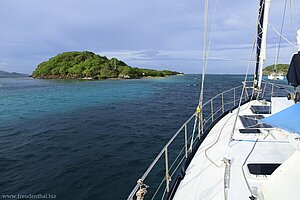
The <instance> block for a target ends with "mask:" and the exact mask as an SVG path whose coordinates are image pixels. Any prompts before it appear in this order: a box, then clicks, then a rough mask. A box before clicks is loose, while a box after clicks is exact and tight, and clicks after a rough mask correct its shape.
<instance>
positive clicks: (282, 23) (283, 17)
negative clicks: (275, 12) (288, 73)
mask: <svg viewBox="0 0 300 200" xmlns="http://www.w3.org/2000/svg"><path fill="white" fill-rule="evenodd" d="M286 5H287V0H285V3H284V11H283V16H282V22H281V30H280V35H282V32H283V25H284V19H285V13H286ZM280 47H281V36H280V37H279V47H278V51H277V59H276V64H278V60H279V55H280V54H279V53H280Z"/></svg>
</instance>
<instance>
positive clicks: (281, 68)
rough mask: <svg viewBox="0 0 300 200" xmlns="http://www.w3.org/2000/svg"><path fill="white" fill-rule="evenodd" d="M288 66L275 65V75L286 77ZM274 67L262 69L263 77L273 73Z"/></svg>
mask: <svg viewBox="0 0 300 200" xmlns="http://www.w3.org/2000/svg"><path fill="white" fill-rule="evenodd" d="M288 68H289V65H288V64H278V65H276V73H278V74H282V75H286V74H287V71H288ZM274 69H275V65H270V66H268V67H266V68H264V69H263V75H269V74H271V73H273V72H274Z"/></svg>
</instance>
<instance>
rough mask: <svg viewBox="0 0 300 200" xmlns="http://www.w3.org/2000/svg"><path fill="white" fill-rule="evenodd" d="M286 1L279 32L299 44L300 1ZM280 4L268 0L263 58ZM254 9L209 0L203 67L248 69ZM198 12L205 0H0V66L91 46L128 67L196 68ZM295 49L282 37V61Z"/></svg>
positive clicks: (272, 47)
mask: <svg viewBox="0 0 300 200" xmlns="http://www.w3.org/2000/svg"><path fill="white" fill-rule="evenodd" d="M287 2H288V4H287V10H286V15H285V23H284V29H283V35H284V36H285V37H286V38H287V39H288V40H289V41H290V42H292V43H294V44H296V30H297V29H298V28H300V24H299V21H300V16H299V12H300V11H299V10H300V9H299V8H300V3H298V2H296V0H288V1H287ZM290 2H291V5H290ZM284 5H285V0H271V10H270V21H269V27H268V28H269V32H268V51H267V61H266V66H267V65H269V64H273V63H274V62H275V57H276V44H277V46H278V44H279V38H280V37H279V35H278V34H277V33H276V32H275V31H274V29H275V30H277V31H279V32H280V29H281V23H282V18H283V11H284V9H283V8H284ZM215 10H216V15H214V11H215ZM257 10H258V1H257V2H256V1H236V0H209V23H208V26H209V27H208V30H209V31H208V35H209V38H211V39H209V41H210V42H209V44H210V45H209V51H208V59H209V60H208V65H207V73H216V74H220V73H225V74H231V73H235V74H244V73H245V72H246V68H247V65H248V61H249V60H250V55H251V48H252V44H253V40H254V37H255V34H256V21H257V12H258V11H257ZM203 13H204V0H143V1H141V0H126V1H125V0H105V1H104V0H63V1H62V0H0V19H1V22H0V70H4V71H9V72H13V71H15V72H21V73H28V74H31V73H32V71H33V70H34V69H35V68H36V67H37V65H38V64H39V63H41V62H43V61H46V60H48V59H49V58H51V57H53V56H55V55H57V54H58V53H61V52H65V51H92V52H94V53H97V54H100V55H102V56H103V55H104V56H107V57H108V58H112V57H116V58H118V59H121V60H123V61H125V62H126V63H127V64H128V65H130V66H133V67H143V68H153V69H169V70H176V71H180V72H184V73H201V67H202V54H203V30H204V26H203V24H204V23H203V21H204V20H203V18H204V17H203V15H204V14H203ZM214 16H215V17H214ZM213 19H215V20H213ZM213 22H214V23H213ZM296 51H297V48H295V47H294V46H293V45H291V44H289V43H288V42H287V41H286V40H284V39H282V43H281V49H280V53H279V63H289V62H290V59H291V57H292V55H293V53H294V52H296ZM252 60H254V57H253V59H252ZM250 66H251V70H250V72H253V66H254V63H251V65H250Z"/></svg>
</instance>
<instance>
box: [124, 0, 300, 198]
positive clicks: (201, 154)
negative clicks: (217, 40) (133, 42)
mask: <svg viewBox="0 0 300 200" xmlns="http://www.w3.org/2000/svg"><path fill="white" fill-rule="evenodd" d="M272 2H273V1H271V0H259V7H258V20H257V35H256V36H255V39H254V41H253V51H255V50H256V60H255V61H256V62H255V73H254V78H253V80H251V81H248V78H249V77H248V72H249V69H250V66H251V64H252V62H251V59H250V61H249V63H248V67H247V73H246V75H245V79H244V81H243V82H242V84H241V85H240V86H237V87H235V88H232V89H229V90H226V91H224V92H222V93H220V94H218V95H216V96H215V97H213V98H211V99H210V100H208V101H206V102H204V101H203V94H204V93H203V91H204V90H205V88H204V81H205V69H206V64H207V60H208V54H207V50H208V47H207V34H206V33H207V30H208V19H207V18H208V0H205V5H204V7H205V12H204V19H205V21H204V42H203V49H204V50H203V64H202V83H201V93H200V97H199V104H198V106H197V108H196V111H195V113H193V114H192V115H191V117H190V118H189V119H188V120H187V121H186V122H184V123H183V124H182V126H181V127H180V128H179V129H178V130H177V131H176V133H175V134H174V135H173V137H172V138H171V139H170V140H169V142H168V143H167V144H166V145H165V146H164V147H163V148H162V150H161V151H160V152H159V153H158V155H157V157H156V158H155V159H154V160H153V162H152V163H151V164H150V165H149V167H148V168H147V170H146V171H145V172H144V174H143V175H142V176H141V177H139V178H137V184H136V186H135V187H134V188H133V190H132V191H131V193H130V194H129V196H128V198H127V200H133V199H137V200H143V199H168V200H194V199H197V200H198V199H199V200H200V199H201V200H206V199H216V200H219V199H220V200H221V199H222V200H223V199H225V200H243V199H245V200H246V199H251V200H282V199H288V200H299V199H300V193H299V189H298V187H299V184H300V170H299V169H300V118H299V112H300V103H298V102H300V92H298V90H297V87H298V86H299V85H300V53H297V54H295V55H294V56H293V59H292V62H291V64H290V67H289V71H288V76H287V79H288V82H289V84H290V85H279V84H275V83H274V82H273V83H270V82H266V81H264V80H263V66H264V62H265V60H266V49H267V31H268V24H269V23H268V20H269V11H270V6H271V3H272ZM287 2H288V1H287V0H286V1H285V6H284V7H283V8H284V13H285V12H286V9H287ZM283 21H284V20H283ZM281 32H282V31H281ZM295 32H296V31H295ZM280 37H283V36H282V34H281V35H280ZM298 46H299V47H300V32H299V40H298ZM279 48H280V45H279ZM278 55H279V54H278ZM159 175H160V179H158V178H157V177H159Z"/></svg>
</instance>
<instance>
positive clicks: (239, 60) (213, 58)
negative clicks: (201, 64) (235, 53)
mask: <svg viewBox="0 0 300 200" xmlns="http://www.w3.org/2000/svg"><path fill="white" fill-rule="evenodd" d="M208 60H222V61H237V62H245V63H248V62H249V60H241V59H234V58H223V57H216V56H210V57H209V58H208ZM250 62H252V63H255V62H256V61H255V60H251V61H250Z"/></svg>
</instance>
